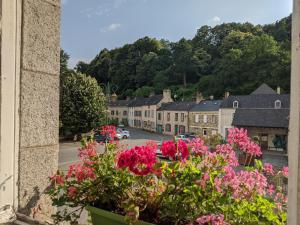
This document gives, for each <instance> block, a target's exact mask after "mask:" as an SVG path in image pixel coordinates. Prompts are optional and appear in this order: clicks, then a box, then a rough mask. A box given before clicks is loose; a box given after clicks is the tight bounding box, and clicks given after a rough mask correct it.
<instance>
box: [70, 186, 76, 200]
mask: <svg viewBox="0 0 300 225" xmlns="http://www.w3.org/2000/svg"><path fill="white" fill-rule="evenodd" d="M68 195H69V197H70V198H74V197H75V196H76V195H77V189H76V188H75V187H72V186H71V187H69V188H68Z"/></svg>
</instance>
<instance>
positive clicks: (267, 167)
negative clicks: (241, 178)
mask: <svg viewBox="0 0 300 225" xmlns="http://www.w3.org/2000/svg"><path fill="white" fill-rule="evenodd" d="M263 170H264V172H265V173H266V174H270V175H274V170H273V165H272V164H270V163H265V164H264V168H263Z"/></svg>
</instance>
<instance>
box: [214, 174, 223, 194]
mask: <svg viewBox="0 0 300 225" xmlns="http://www.w3.org/2000/svg"><path fill="white" fill-rule="evenodd" d="M214 183H215V188H216V189H217V192H219V193H222V192H223V191H222V188H221V185H222V179H220V178H218V177H216V178H215V180H214Z"/></svg>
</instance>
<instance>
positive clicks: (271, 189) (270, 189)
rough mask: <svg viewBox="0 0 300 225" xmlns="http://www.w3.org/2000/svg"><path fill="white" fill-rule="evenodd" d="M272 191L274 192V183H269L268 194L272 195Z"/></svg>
mask: <svg viewBox="0 0 300 225" xmlns="http://www.w3.org/2000/svg"><path fill="white" fill-rule="evenodd" d="M274 192H275V189H274V185H273V184H270V185H269V187H268V194H269V195H273V194H274Z"/></svg>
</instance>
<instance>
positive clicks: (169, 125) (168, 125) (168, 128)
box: [166, 124, 171, 132]
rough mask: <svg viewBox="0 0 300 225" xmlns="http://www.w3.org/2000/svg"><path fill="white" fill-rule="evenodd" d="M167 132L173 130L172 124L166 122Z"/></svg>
mask: <svg viewBox="0 0 300 225" xmlns="http://www.w3.org/2000/svg"><path fill="white" fill-rule="evenodd" d="M166 132H171V124H166Z"/></svg>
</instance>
